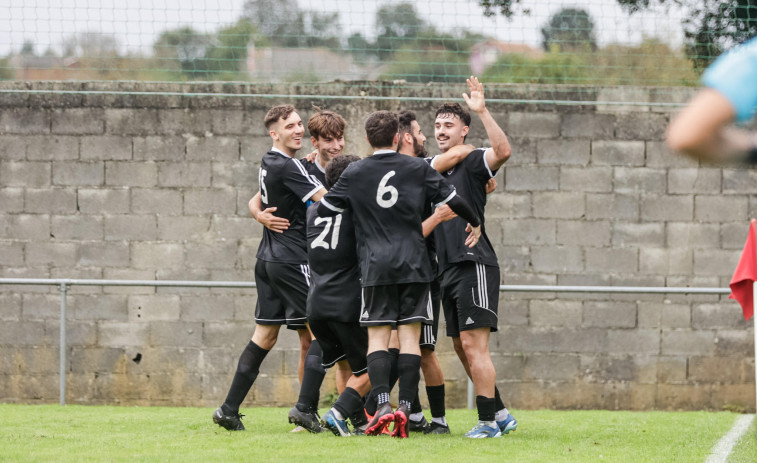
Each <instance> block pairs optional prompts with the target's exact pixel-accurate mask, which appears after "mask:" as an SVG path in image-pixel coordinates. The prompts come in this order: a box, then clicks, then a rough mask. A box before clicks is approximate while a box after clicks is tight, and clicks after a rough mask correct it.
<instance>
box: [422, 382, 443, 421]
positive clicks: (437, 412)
mask: <svg viewBox="0 0 757 463" xmlns="http://www.w3.org/2000/svg"><path fill="white" fill-rule="evenodd" d="M426 394H427V395H428V407H429V408H430V409H431V416H432V417H434V418H441V417H443V416H444V415H445V414H446V409H445V407H444V384H442V385H440V386H426Z"/></svg>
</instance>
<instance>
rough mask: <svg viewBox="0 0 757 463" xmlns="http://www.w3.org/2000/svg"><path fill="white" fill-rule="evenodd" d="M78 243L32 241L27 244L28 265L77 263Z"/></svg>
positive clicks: (63, 265) (66, 264) (59, 265)
mask: <svg viewBox="0 0 757 463" xmlns="http://www.w3.org/2000/svg"><path fill="white" fill-rule="evenodd" d="M77 250H78V245H77V244H74V243H56V242H30V243H27V244H26V265H54V266H56V267H73V266H75V265H76V257H77V256H76V255H77Z"/></svg>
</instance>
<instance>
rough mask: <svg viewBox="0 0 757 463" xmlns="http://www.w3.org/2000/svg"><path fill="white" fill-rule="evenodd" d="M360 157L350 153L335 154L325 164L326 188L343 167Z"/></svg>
mask: <svg viewBox="0 0 757 463" xmlns="http://www.w3.org/2000/svg"><path fill="white" fill-rule="evenodd" d="M359 160H360V158H359V157H357V156H354V155H352V154H343V155H341V156H337V157H335V158H334V159H332V160H331V161H329V162H328V164H326V188H331V187H332V186H333V185H334V184H335V183H336V181H337V180H339V177H340V176H341V175H342V172H344V169H346V168H347V166H348V165H350V164H352V163H353V162H357V161H359Z"/></svg>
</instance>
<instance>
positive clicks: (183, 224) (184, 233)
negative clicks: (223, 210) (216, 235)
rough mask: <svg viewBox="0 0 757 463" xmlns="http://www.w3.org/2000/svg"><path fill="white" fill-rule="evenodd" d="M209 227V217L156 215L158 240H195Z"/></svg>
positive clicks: (207, 230) (208, 229)
mask: <svg viewBox="0 0 757 463" xmlns="http://www.w3.org/2000/svg"><path fill="white" fill-rule="evenodd" d="M213 218H215V217H213ZM210 229H211V218H210V217H201V216H193V217H185V216H164V215H160V216H158V239H159V240H169V241H181V240H196V239H198V238H199V237H200V236H201V235H203V234H205V233H207V232H209V231H210Z"/></svg>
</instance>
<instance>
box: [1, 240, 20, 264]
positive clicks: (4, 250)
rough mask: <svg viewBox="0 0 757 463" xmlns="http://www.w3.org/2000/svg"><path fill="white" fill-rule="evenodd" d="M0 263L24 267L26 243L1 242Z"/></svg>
mask: <svg viewBox="0 0 757 463" xmlns="http://www.w3.org/2000/svg"><path fill="white" fill-rule="evenodd" d="M0 262H2V263H3V265H6V266H10V265H13V266H22V265H24V243H23V242H19V241H0Z"/></svg>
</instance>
